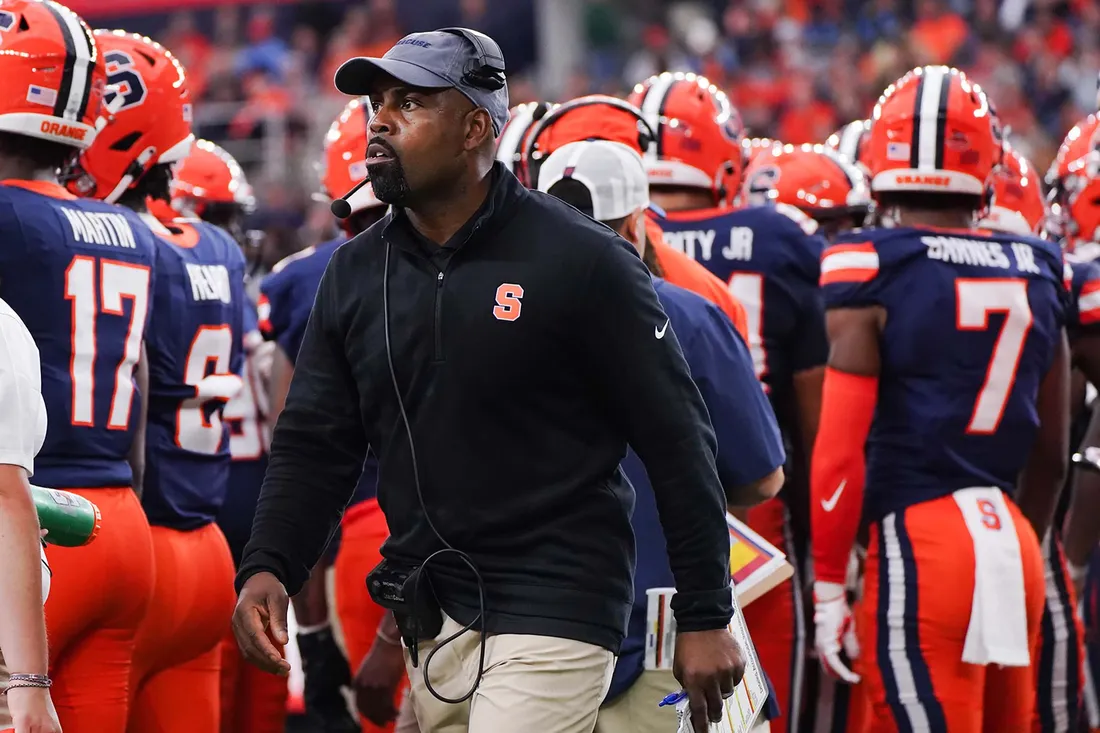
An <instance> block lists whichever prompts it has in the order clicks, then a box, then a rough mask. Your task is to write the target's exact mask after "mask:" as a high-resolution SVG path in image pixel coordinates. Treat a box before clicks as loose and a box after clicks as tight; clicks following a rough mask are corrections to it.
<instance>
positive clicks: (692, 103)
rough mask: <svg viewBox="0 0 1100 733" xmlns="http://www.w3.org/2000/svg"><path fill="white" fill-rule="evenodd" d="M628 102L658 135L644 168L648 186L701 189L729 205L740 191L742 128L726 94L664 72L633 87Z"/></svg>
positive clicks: (687, 76)
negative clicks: (639, 112) (647, 176)
mask: <svg viewBox="0 0 1100 733" xmlns="http://www.w3.org/2000/svg"><path fill="white" fill-rule="evenodd" d="M627 101H629V102H630V103H631V104H633V105H635V106H636V107H638V109H640V110H641V111H642V115H643V116H644V117H645V120H646V122H648V123H649V126H650V127H651V128H652V129H653V131H654V132H655V133H656V135H657V139H656V149H655V151H653V152H654V154H653V155H650V156H648V157H646V160H645V165H646V170H647V172H648V173H649V183H650V185H651V186H683V187H687V188H703V189H708V190H710V191H712V192H713V193H714V202H715V204H717V205H719V206H725V205H728V204H730V203H731V202H732V200H733V198H734V197H735V196H736V195H737V190H738V188H739V187H740V185H741V172H742V170H743V166H744V157H743V152H742V149H741V141H742V140H743V139H744V137H745V126H744V125H743V124H742V123H741V115H740V113H739V112H738V111H737V109H736V108H735V107H734V106H733V104H731V103H730V100H729V97H727V96H726V93H725V92H723V91H721V90H720V89H718V87H716V86H715V85H714V84H711V83H710V81H708V80H707V78H706V77H703V76H698V75H696V74H684V73H679V72H677V73H671V72H667V71H666V72H664V73H663V74H659V75H657V76H651V77H650V78H649V79H646V80H645V81H644V82H642V83H641V84H638V85H637V86H635V87H634V91H633V92H631V94H630V96H629V97H627Z"/></svg>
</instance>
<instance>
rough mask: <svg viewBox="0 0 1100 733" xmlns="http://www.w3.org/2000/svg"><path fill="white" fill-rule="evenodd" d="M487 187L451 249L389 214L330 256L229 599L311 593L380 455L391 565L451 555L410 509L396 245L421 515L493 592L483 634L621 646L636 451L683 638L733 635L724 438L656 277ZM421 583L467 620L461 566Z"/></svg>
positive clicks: (557, 217) (526, 195) (533, 206)
mask: <svg viewBox="0 0 1100 733" xmlns="http://www.w3.org/2000/svg"><path fill="white" fill-rule="evenodd" d="M493 177H494V182H493V186H492V190H491V192H490V194H489V197H488V199H487V200H486V202H485V204H484V205H483V206H482V207H481V209H480V210H479V212H478V213H477V214H476V215H475V216H474V217H473V219H471V221H470V222H469V223H468V224H467V225H466V226H465V227H464V228H463V230H462V231H460V233H459V235H457V236H456V237H455V239H454V240H452V242H450V243H448V244H447V245H445V246H444V247H436V246H435V245H431V244H427V243H426V242H425V241H423V240H422V238H421V237H420V236H419V235H418V234H417V233H416V232H415V231H414V230H413V228H412V226H411V224H410V223H409V221H408V219H407V217H406V216H405V214H404V213H403V212H402V211H400V210H399V211H397V212H396V213H394V214H391V215H390V216H387V217H386V218H384V219H383V220H382V221H380V222H378V223H377V224H375V225H374V226H372V227H371V228H370V229H368V230H367V231H366V232H363V233H362V234H360V235H359V236H357V237H356V238H355V239H353V240H351V241H350V242H349V243H347V244H346V245H344V246H343V247H341V248H340V249H339V250H338V251H337V252H336V254H335V255H334V256H333V258H332V260H331V262H330V263H329V266H328V269H327V271H326V272H325V275H324V278H323V280H322V282H321V286H320V289H319V290H318V293H317V299H316V301H315V303H314V306H313V313H312V316H311V318H310V321H309V326H308V328H307V331H306V335H305V339H304V341H303V344H302V347H301V351H300V353H299V355H298V360H297V364H296V369H295V374H294V379H293V382H292V383H291V387H290V392H289V395H288V396H287V401H286V407H285V409H284V410H283V412H282V414H281V415H280V417H279V421H278V424H277V426H276V428H275V433H274V437H273V440H272V446H271V457H270V464H269V467H268V470H267V476H266V478H265V479H264V485H263V490H262V492H261V494H260V499H259V503H258V505H257V507H256V518H255V522H254V524H253V528H252V537H251V540H250V541H249V543H248V546H247V547H246V548H245V552H244V557H243V560H242V563H241V568H240V572H239V574H238V577H237V583H238V588H239V587H240V585H241V584H242V583H243V582H244V581H245V580H246V579H247V578H248V577H250V576H251V575H253V574H255V573H257V572H261V571H269V572H272V573H274V574H275V576H276V577H277V578H279V579H280V580H281V581H282V582H283V583H284V585H285V586H286V588H287V591H288V592H289V593H291V594H294V593H296V592H297V591H298V589H299V588H301V586H302V584H303V583H304V582H305V580H306V578H307V577H308V575H309V572H310V568H311V567H312V566H313V565H314V563H315V562H316V561H317V559H318V557H319V556H320V554H321V552H322V550H323V547H324V545H325V543H326V541H327V540H328V538H329V537H330V536H331V534H332V532H333V531H334V530H335V528H336V525H337V523H338V521H339V518H340V515H341V512H342V510H343V509H344V507H345V505H346V504H347V502H348V500H349V498H350V497H351V495H352V491H353V489H354V487H355V483H356V480H357V479H358V477H359V473H360V470H361V467H362V465H363V458H364V456H365V454H366V451H367V446H368V445H370V446H371V447H372V448H373V450H374V452H375V453H376V454H377V456H378V458H379V463H380V467H381V468H380V475H379V484H378V501H379V503H380V504H381V507H382V509H383V511H384V512H385V515H386V520H387V522H388V524H389V528H390V532H391V536H390V538H389V539H388V540H387V541H386V543H385V545H384V546H383V548H382V554H383V555H384V556H385V557H387V558H391V559H393V560H395V561H399V562H403V563H412V564H419V563H421V562H423V560H424V559H425V558H426V557H427V556H428V555H430V554H431V553H432V552H434V551H436V550H439V549H441V548H442V547H443V545H442V544H441V543H440V541H439V540H438V539H437V538H436V536H435V535H434V533H433V532H432V529H431V527H430V526H429V523H428V521H427V520H426V518H425V516H424V511H423V510H422V509H421V505H420V501H419V499H418V497H417V488H416V482H415V480H414V472H413V463H412V455H411V451H410V445H409V440H408V437H407V435H406V431H405V426H404V423H403V422H402V418H401V413H400V409H399V405H398V400H397V398H396V395H395V392H394V385H393V381H392V379H391V376H390V371H389V365H388V362H387V347H386V335H385V326H386V324H385V318H384V308H383V277H384V276H385V275H384V268H385V263H386V250H387V245H388V246H389V248H390V253H389V275H388V278H389V283H388V289H389V331H390V350H391V351H392V357H393V366H394V371H395V373H396V377H397V383H398V386H399V388H400V391H401V398H402V400H403V402H404V406H405V410H406V412H407V414H408V419H409V423H410V426H411V430H412V435H413V448H414V450H415V455H416V465H417V468H418V469H419V479H420V487H421V491H422V493H423V500H424V505H425V506H426V507H427V512H428V516H429V517H430V519H431V523H432V524H434V525H435V527H436V528H437V529H438V531H439V532H440V533H441V534H442V535H443V537H444V538H445V539H446V541H447V542H448V543H450V544H451V545H453V546H454V547H455V548H457V549H459V550H462V551H463V552H466V553H467V554H469V556H470V557H471V558H472V560H473V562H474V563H475V564H476V565H477V567H478V570H479V571H480V573H481V575H482V577H483V578H484V581H485V584H486V606H487V619H486V622H485V626H486V628H487V630H488V631H489V632H491V633H527V634H541V635H547V636H558V637H564V638H570V639H576V640H579V641H584V642H588V643H592V644H598V645H600V646H603V647H606V648H608V649H611V650H613V651H618V648H619V644H620V642H621V641H622V637H623V634H624V632H625V629H626V622H627V618H628V616H629V614H630V604H631V600H632V598H631V597H632V578H631V574H632V572H633V566H634V539H633V534H632V532H631V528H630V514H631V512H632V511H633V504H634V493H633V489H632V487H631V486H630V484H629V483H628V481H627V480H626V478H625V477H624V475H623V473H622V471H620V470H619V461H620V460H621V459H622V458H623V456H624V455H625V452H626V447H627V444H628V443H629V444H630V445H632V446H633V447H634V449H635V451H636V452H637V453H638V455H639V456H640V457H641V459H642V461H643V462H644V463H645V466H646V469H647V471H648V473H649V477H650V480H651V482H652V484H653V491H654V494H655V495H656V497H657V503H658V508H659V510H660V516H661V522H662V525H663V526H664V529H665V536H666V539H667V543H668V553H669V557H670V559H671V563H672V569H673V572H674V575H675V578H676V586H677V589H678V593H677V595H676V597H675V600H674V609H675V612H676V617H677V623H678V626H679V628H680V629H681V630H684V631H692V630H705V629H715V628H722V627H724V626H725V625H726V624H727V623H728V622H729V620H730V616H731V612H732V609H731V597H730V587H729V583H730V580H729V535H728V530H727V527H726V522H725V517H724V507H725V499H724V495H723V492H722V488H721V484H720V482H719V479H718V474H717V471H716V469H715V463H714V452H715V441H714V434H713V431H712V430H711V426H710V419H709V417H708V415H707V412H706V408H705V407H704V405H703V401H702V399H701V398H700V396H699V392H698V390H697V389H696V387H695V385H694V383H693V382H692V381H691V377H690V374H689V371H688V367H687V364H686V363H685V361H684V358H683V354H682V353H681V351H680V347H679V344H678V343H677V341H676V337H675V335H674V334H673V332H672V329H671V328H667V322H668V318H667V316H666V315H665V314H664V311H663V310H662V309H661V305H660V303H659V302H658V300H657V296H656V294H655V293H654V291H653V287H652V284H651V281H650V276H649V273H648V271H647V270H646V268H645V266H644V265H643V264H642V262H641V260H640V259H639V257H638V256H637V253H636V252H635V251H634V249H633V248H632V247H630V245H629V244H628V243H627V242H626V241H625V240H623V239H622V238H620V237H618V236H617V235H616V234H615V233H614V232H612V231H611V230H610V229H608V228H607V227H604V226H603V225H601V224H598V223H595V222H593V221H591V220H590V219H588V218H587V217H585V216H584V215H583V214H581V213H580V212H578V211H576V210H575V209H573V208H571V207H569V206H568V205H566V204H564V203H562V202H560V201H558V200H557V199H555V198H553V197H551V196H547V195H545V194H541V193H539V192H537V191H528V190H527V189H525V188H524V187H523V186H522V185H521V184H520V183H519V181H517V180H516V178H515V177H514V176H513V175H512V174H511V173H509V172H508V171H507V170H505V169H504V168H503V166H501V165H500V164H499V163H498V164H497V167H496V168H495V169H494V171H493ZM452 243H453V246H452ZM367 570H369V568H364V572H365V571H367ZM429 576H430V578H431V581H432V585H433V587H434V589H435V592H436V595H437V597H438V598H439V601H440V603H441V605H442V607H443V609H444V611H446V612H447V613H448V614H449V615H450V616H451V617H452V618H454V619H455V620H457V621H459V622H462V623H468V622H469V621H471V620H472V619H473V618H474V616H476V614H477V608H478V592H477V584H476V582H475V579H474V576H473V574H472V573H471V572H470V571H469V570H468V569H467V568H466V567H465V566H464V565H463V564H462V563H461V561H460V560H458V559H457V558H456V557H455V556H454V555H451V554H447V555H443V556H441V557H439V558H437V559H436V560H433V561H432V563H431V565H430V568H429Z"/></svg>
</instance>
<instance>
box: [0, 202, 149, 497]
mask: <svg viewBox="0 0 1100 733" xmlns="http://www.w3.org/2000/svg"><path fill="white" fill-rule="evenodd" d="M0 242H2V245H0V298H2V299H3V300H5V301H7V302H8V303H9V304H10V305H11V307H12V309H13V310H15V312H16V313H18V314H19V317H20V318H22V319H23V322H24V323H26V324H27V328H28V329H29V330H30V332H31V335H32V336H34V341H35V343H36V344H37V345H38V350H39V353H40V355H41V361H42V397H43V399H44V400H45V403H46V412H47V418H48V422H49V429H48V431H47V434H46V442H45V444H44V445H43V446H42V450H41V451H39V453H38V456H37V457H36V458H35V462H34V467H35V471H34V481H35V483H36V484H39V485H41V486H48V487H52V488H99V487H123V486H130V485H131V484H132V483H133V474H132V472H131V470H130V464H129V462H128V461H127V456H128V455H129V453H130V446H131V444H132V443H133V437H134V430H135V429H136V427H137V415H138V410H139V407H140V405H141V402H140V400H141V395H140V394H136V392H137V384H136V382H135V380H134V368H135V365H136V364H137V362H138V359H139V358H140V357H141V341H142V338H143V337H144V335H145V332H146V327H147V325H148V323H149V316H150V313H151V302H150V301H151V288H152V284H153V281H154V279H155V278H154V269H155V258H156V255H155V253H156V244H155V242H154V239H153V235H152V234H151V233H150V232H149V230H148V229H147V228H146V227H145V225H144V224H143V223H142V222H141V220H140V219H139V218H138V217H137V216H136V215H135V214H133V213H132V212H130V211H127V210H125V209H122V208H120V207H116V206H112V205H110V204H105V203H102V202H99V201H86V200H82V199H74V198H73V197H72V196H71V195H69V194H68V193H67V192H66V191H65V190H64V189H63V188H61V187H60V186H58V185H57V184H53V183H44V182H30V183H23V182H21V183H15V182H12V181H5V182H4V185H0Z"/></svg>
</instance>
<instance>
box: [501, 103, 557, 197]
mask: <svg viewBox="0 0 1100 733" xmlns="http://www.w3.org/2000/svg"><path fill="white" fill-rule="evenodd" d="M556 106H557V105H556V104H553V103H551V102H527V103H526V104H517V105H516V106H515V107H512V109H511V110H509V112H508V122H507V123H505V125H504V129H503V130H501V131H500V137H498V138H497V160H499V161H500V162H501V163H504V165H505V167H507V168H508V170H510V171H512V173H514V174H515V176H516V178H518V179H519V180H520V183H522V184H523V185H524V186H527V187H528V188H534V185H535V181H532V180H530V178H529V177H528V175H527V158H526V157H525V156H524V151H525V150H526V147H527V143H528V141H529V140H530V138H531V134H532V133H533V132H534V131H535V127H536V125H537V123H538V121H539V120H541V119H542V118H543V117H544V116H545V115H546V113H547V112H549V111H550V110H551V109H553V108H554V107H556Z"/></svg>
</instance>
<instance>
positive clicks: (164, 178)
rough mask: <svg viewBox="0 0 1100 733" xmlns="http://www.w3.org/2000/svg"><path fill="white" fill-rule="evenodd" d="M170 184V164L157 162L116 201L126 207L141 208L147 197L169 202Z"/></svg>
mask: <svg viewBox="0 0 1100 733" xmlns="http://www.w3.org/2000/svg"><path fill="white" fill-rule="evenodd" d="M171 184H172V166H171V165H170V164H168V163H157V164H156V165H154V166H153V167H152V168H150V169H149V171H148V172H147V173H146V174H145V175H144V176H142V177H141V178H140V179H139V180H138V181H137V182H136V183H134V184H133V185H132V186H131V187H130V188H129V189H127V190H126V192H125V193H123V194H122V196H120V197H119V199H118V203H120V204H122V205H123V206H125V207H126V208H128V209H135V210H143V209H144V208H145V199H147V198H151V199H160V200H161V201H167V202H171V201H172V194H171V191H170V186H171Z"/></svg>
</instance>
